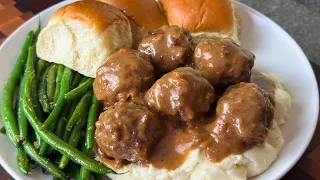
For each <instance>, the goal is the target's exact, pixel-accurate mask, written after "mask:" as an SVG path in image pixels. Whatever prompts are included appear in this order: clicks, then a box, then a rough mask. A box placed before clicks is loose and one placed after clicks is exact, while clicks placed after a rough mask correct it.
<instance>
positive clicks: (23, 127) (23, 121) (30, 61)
mask: <svg viewBox="0 0 320 180" xmlns="http://www.w3.org/2000/svg"><path fill="white" fill-rule="evenodd" d="M34 50H35V49H34V46H30V47H29V48H28V58H27V63H26V68H25V72H24V74H23V77H22V79H21V81H20V87H19V97H18V127H19V133H20V140H21V141H24V140H25V139H27V135H28V120H27V118H26V116H25V115H24V113H23V110H22V100H23V91H24V89H25V84H26V78H27V76H28V75H29V74H30V73H31V72H32V71H33V70H34V59H35V52H34Z"/></svg>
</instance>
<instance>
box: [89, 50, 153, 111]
mask: <svg viewBox="0 0 320 180" xmlns="http://www.w3.org/2000/svg"><path fill="white" fill-rule="evenodd" d="M153 82H154V68H153V66H152V64H151V62H150V60H149V58H148V57H147V56H146V55H144V54H142V53H140V52H139V51H137V50H126V49H121V50H119V51H118V52H116V53H115V54H113V55H112V56H111V57H110V58H109V59H108V60H107V61H106V62H105V63H104V64H103V65H102V66H101V67H100V68H99V69H98V70H97V75H96V79H95V80H94V83H93V90H94V94H95V95H96V97H97V99H98V100H101V101H104V104H105V105H107V106H110V105H112V104H114V103H115V102H118V101H125V100H127V99H128V98H129V97H134V96H137V95H139V93H140V92H143V91H145V90H147V89H148V88H150V87H151V85H152V84H153Z"/></svg>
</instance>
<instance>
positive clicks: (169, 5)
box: [158, 0, 239, 44]
mask: <svg viewBox="0 0 320 180" xmlns="http://www.w3.org/2000/svg"><path fill="white" fill-rule="evenodd" d="M158 2H159V4H160V5H161V7H162V9H163V10H164V12H165V14H166V17H167V19H168V22H169V24H170V25H178V26H180V27H184V28H187V29H189V31H190V32H191V33H192V35H193V37H194V38H195V39H194V40H195V43H197V42H198V41H199V39H205V38H215V37H230V38H232V39H233V40H234V41H236V42H237V43H238V44H239V38H238V35H239V32H238V30H239V27H238V24H237V19H236V17H235V13H234V8H233V5H232V1H231V0H209V1H205V0H174V1H173V0H158Z"/></svg>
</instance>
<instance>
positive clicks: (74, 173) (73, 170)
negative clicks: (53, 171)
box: [65, 162, 79, 180]
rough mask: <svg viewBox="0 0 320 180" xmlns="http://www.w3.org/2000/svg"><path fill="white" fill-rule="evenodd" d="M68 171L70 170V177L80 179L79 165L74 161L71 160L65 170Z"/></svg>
mask: <svg viewBox="0 0 320 180" xmlns="http://www.w3.org/2000/svg"><path fill="white" fill-rule="evenodd" d="M65 171H66V172H68V174H69V176H70V177H73V178H74V179H75V180H79V165H78V164H76V163H74V162H70V163H69V164H68V166H67V168H66V170H65Z"/></svg>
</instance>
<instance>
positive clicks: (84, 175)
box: [79, 166, 91, 180]
mask: <svg viewBox="0 0 320 180" xmlns="http://www.w3.org/2000/svg"><path fill="white" fill-rule="evenodd" d="M90 175H91V172H90V171H89V170H88V169H86V168H85V167H83V166H81V167H80V175H79V179H80V180H89V179H90Z"/></svg>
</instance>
